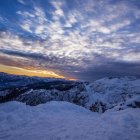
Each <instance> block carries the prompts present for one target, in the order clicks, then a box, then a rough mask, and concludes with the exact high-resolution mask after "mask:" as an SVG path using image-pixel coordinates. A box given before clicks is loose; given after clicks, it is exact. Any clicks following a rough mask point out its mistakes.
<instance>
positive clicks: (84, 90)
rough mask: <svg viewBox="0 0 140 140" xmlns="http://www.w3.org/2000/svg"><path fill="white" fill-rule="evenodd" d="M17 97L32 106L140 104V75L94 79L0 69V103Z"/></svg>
mask: <svg viewBox="0 0 140 140" xmlns="http://www.w3.org/2000/svg"><path fill="white" fill-rule="evenodd" d="M7 101H20V102H23V103H26V104H27V105H31V106H35V105H38V104H42V103H46V102H49V101H67V102H70V103H73V104H76V105H79V106H82V107H84V108H87V109H89V110H91V111H93V112H100V113H103V112H105V111H109V110H123V109H126V108H128V107H131V108H140V79H136V78H135V77H120V78H103V79H100V80H97V81H95V82H93V83H88V82H84V81H81V82H80V81H68V80H64V79H54V78H38V77H27V76H16V75H9V74H5V73H0V103H3V102H7Z"/></svg>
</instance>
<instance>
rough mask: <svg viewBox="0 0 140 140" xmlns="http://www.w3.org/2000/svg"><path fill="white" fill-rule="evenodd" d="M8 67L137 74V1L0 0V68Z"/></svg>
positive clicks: (84, 74)
mask: <svg viewBox="0 0 140 140" xmlns="http://www.w3.org/2000/svg"><path fill="white" fill-rule="evenodd" d="M13 68H15V69H20V70H27V71H28V70H32V71H33V70H36V71H39V72H41V70H42V71H43V72H49V73H51V74H52V75H53V74H55V75H60V76H64V77H67V78H69V77H72V78H76V79H83V80H89V81H92V80H94V79H98V78H102V77H106V76H125V75H133V76H137V77H140V1H139V0H1V1H0V71H5V72H8V71H10V70H13Z"/></svg>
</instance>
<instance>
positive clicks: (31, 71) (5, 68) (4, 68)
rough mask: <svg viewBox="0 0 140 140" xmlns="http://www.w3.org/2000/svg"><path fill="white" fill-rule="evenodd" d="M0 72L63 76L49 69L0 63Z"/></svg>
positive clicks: (53, 76) (51, 76)
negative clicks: (25, 67)
mask: <svg viewBox="0 0 140 140" xmlns="http://www.w3.org/2000/svg"><path fill="white" fill-rule="evenodd" d="M0 72H4V73H8V74H15V75H25V76H31V77H32V76H37V77H48V78H65V77H64V76H62V75H59V74H56V73H55V72H53V71H49V70H37V69H35V68H31V67H30V68H27V69H24V68H19V67H13V66H7V65H1V64H0Z"/></svg>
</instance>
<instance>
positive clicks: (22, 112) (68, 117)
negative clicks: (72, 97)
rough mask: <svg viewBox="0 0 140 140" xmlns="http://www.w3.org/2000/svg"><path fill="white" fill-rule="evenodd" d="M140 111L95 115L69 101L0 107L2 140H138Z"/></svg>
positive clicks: (3, 105)
mask: <svg viewBox="0 0 140 140" xmlns="http://www.w3.org/2000/svg"><path fill="white" fill-rule="evenodd" d="M139 132H140V110H139V109H133V108H128V109H125V110H121V111H117V112H116V111H109V112H108V111H107V112H105V113H104V114H98V113H93V112H91V111H89V110H87V109H84V108H82V107H80V106H77V105H74V104H71V103H67V102H54V101H52V102H49V103H46V104H42V105H38V106H34V107H31V106H27V105H25V104H23V103H19V102H8V103H2V104H0V140H39V139H40V140H139V139H140V133H139Z"/></svg>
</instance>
